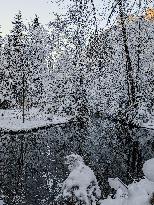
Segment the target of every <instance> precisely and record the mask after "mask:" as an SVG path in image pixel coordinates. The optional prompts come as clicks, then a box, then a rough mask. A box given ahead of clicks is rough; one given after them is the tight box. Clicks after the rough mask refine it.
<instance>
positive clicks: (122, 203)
mask: <svg viewBox="0 0 154 205" xmlns="http://www.w3.org/2000/svg"><path fill="white" fill-rule="evenodd" d="M143 173H144V175H145V177H144V179H141V180H140V181H139V182H133V183H132V184H130V185H128V186H126V185H124V184H123V183H122V182H121V181H120V180H119V179H118V178H115V179H109V184H110V186H111V187H112V188H114V189H115V190H117V192H116V195H115V197H114V199H112V198H111V197H110V196H109V197H108V198H107V199H105V200H101V205H153V204H154V158H152V159H150V160H148V161H146V162H145V163H144V165H143Z"/></svg>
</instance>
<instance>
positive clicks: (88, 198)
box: [62, 154, 101, 205]
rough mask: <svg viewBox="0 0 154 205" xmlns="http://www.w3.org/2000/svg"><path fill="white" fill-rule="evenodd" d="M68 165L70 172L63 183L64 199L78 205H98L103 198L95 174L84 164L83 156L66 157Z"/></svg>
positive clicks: (72, 155)
mask: <svg viewBox="0 0 154 205" xmlns="http://www.w3.org/2000/svg"><path fill="white" fill-rule="evenodd" d="M66 164H67V165H68V169H69V171H70V174H69V176H68V177H67V179H66V180H65V181H64V183H63V187H62V193H63V198H64V199H68V200H69V201H70V202H71V201H72V203H76V204H80V202H81V203H83V204H86V205H90V204H93V205H94V204H96V202H97V201H98V199H99V198H100V196H101V191H100V188H99V186H98V182H97V179H96V177H95V175H94V172H93V171H92V170H91V169H90V168H89V167H88V166H86V165H85V164H84V161H83V159H82V157H81V156H79V155H77V154H71V155H68V156H67V157H66Z"/></svg>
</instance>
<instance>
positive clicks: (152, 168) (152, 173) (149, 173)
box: [143, 158, 154, 182]
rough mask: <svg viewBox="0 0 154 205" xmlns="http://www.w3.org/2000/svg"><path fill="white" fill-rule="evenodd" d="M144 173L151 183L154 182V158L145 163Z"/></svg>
mask: <svg viewBox="0 0 154 205" xmlns="http://www.w3.org/2000/svg"><path fill="white" fill-rule="evenodd" d="M143 173H144V175H145V176H146V177H147V178H148V179H149V180H150V181H152V182H154V158H152V159H149V160H148V161H146V162H145V163H144V165H143Z"/></svg>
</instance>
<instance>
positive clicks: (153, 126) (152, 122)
mask: <svg viewBox="0 0 154 205" xmlns="http://www.w3.org/2000/svg"><path fill="white" fill-rule="evenodd" d="M141 127H145V128H149V129H154V116H153V117H151V118H150V120H149V121H148V122H145V123H142V124H141Z"/></svg>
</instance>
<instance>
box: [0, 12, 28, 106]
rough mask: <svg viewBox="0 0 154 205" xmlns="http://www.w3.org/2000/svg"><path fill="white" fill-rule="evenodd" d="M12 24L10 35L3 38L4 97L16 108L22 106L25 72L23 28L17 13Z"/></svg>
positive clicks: (20, 16) (20, 17) (19, 14)
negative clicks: (12, 102)
mask: <svg viewBox="0 0 154 205" xmlns="http://www.w3.org/2000/svg"><path fill="white" fill-rule="evenodd" d="M12 23H13V29H12V30H11V33H10V34H9V35H7V36H6V38H5V45H4V51H3V66H4V72H5V73H4V88H5V89H4V91H5V93H4V96H8V98H9V99H10V100H11V101H14V104H16V105H17V106H19V105H22V104H23V75H24V72H25V71H26V63H27V62H25V61H26V59H25V58H24V49H25V33H24V30H25V26H24V24H23V22H22V15H21V12H19V13H18V14H17V15H16V16H15V18H14V21H13V22H12Z"/></svg>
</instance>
